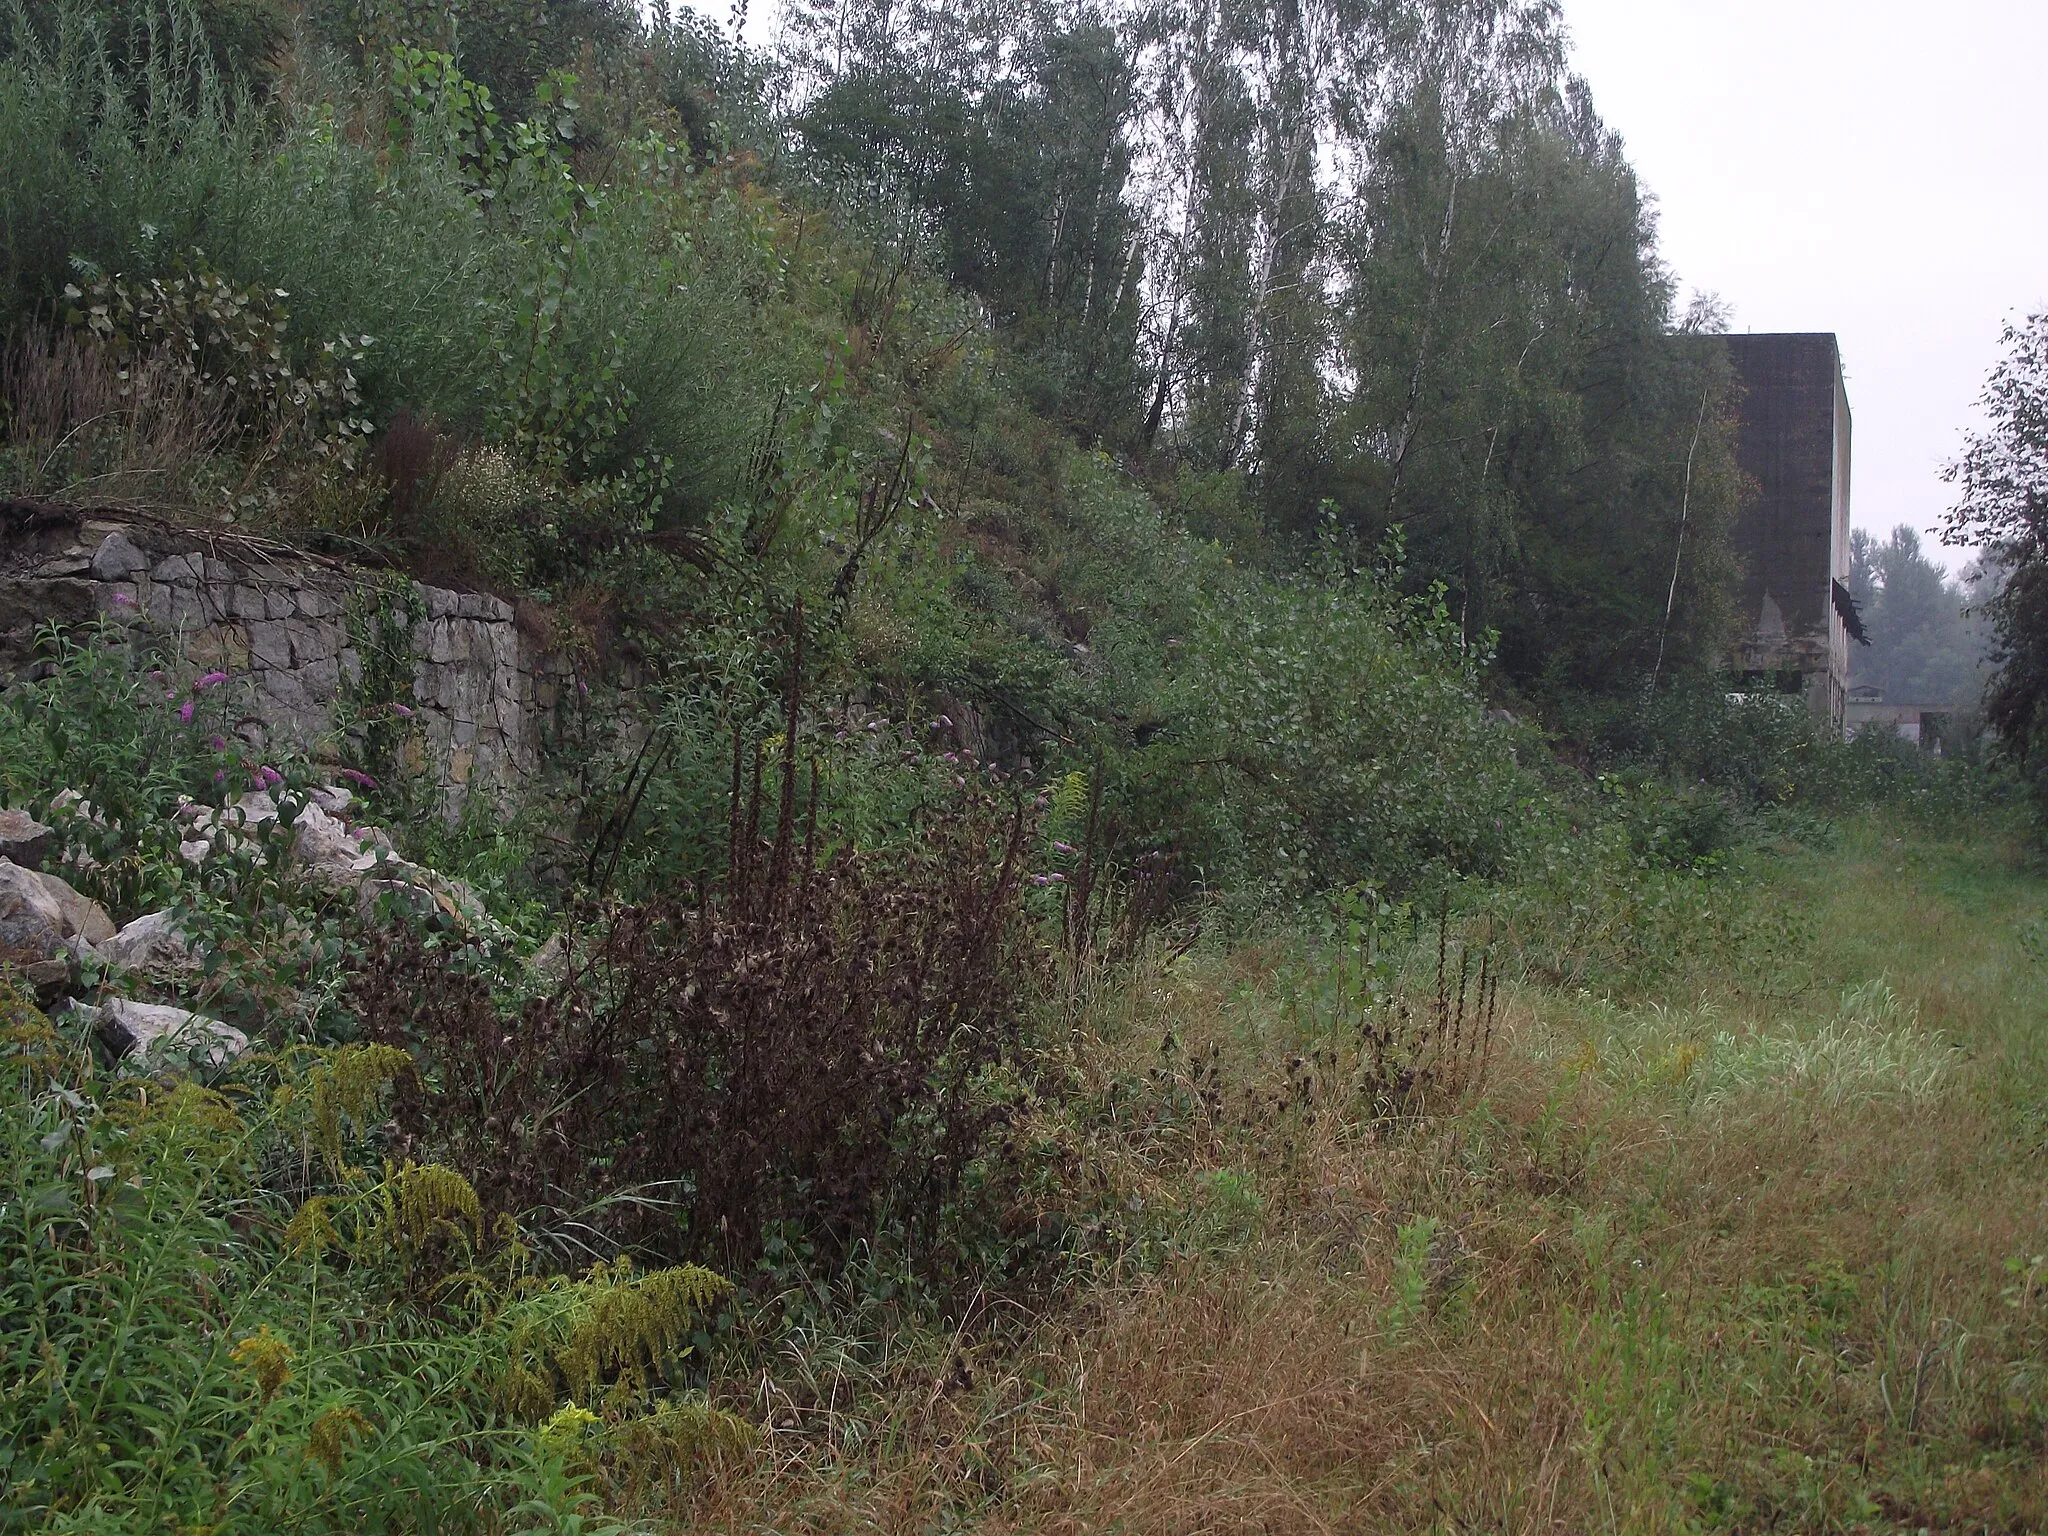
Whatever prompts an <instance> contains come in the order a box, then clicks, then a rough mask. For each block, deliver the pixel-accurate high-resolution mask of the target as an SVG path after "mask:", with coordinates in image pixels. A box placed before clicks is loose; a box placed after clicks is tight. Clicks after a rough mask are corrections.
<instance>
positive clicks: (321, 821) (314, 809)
mask: <svg viewBox="0 0 2048 1536" xmlns="http://www.w3.org/2000/svg"><path fill="white" fill-rule="evenodd" d="M293 826H294V827H296V828H297V832H296V835H295V836H294V838H293V841H292V852H293V853H294V854H295V855H296V856H297V857H298V860H299V863H300V864H301V865H303V866H304V867H305V872H306V878H307V879H308V880H311V881H312V882H313V883H314V884H316V885H324V886H327V887H329V888H330V889H343V888H346V887H349V886H353V885H354V884H355V883H356V881H357V877H358V875H359V873H360V872H359V871H358V870H357V869H356V867H355V866H356V861H357V860H358V859H360V858H361V857H362V856H363V849H362V844H361V843H359V842H358V841H357V840H356V839H355V838H353V837H351V836H349V831H348V828H347V827H345V826H343V825H342V824H341V822H340V821H339V820H337V819H336V818H335V817H333V816H330V815H329V814H328V813H327V812H326V811H324V810H322V809H321V808H320V807H319V805H317V804H309V805H307V806H305V807H304V808H303V809H301V810H300V812H299V815H298V820H297V821H295V822H294V823H293Z"/></svg>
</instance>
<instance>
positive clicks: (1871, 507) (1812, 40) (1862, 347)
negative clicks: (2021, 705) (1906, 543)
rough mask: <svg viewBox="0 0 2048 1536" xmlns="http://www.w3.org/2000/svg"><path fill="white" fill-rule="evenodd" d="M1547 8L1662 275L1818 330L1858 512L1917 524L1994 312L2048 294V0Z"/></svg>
mask: <svg viewBox="0 0 2048 1536" xmlns="http://www.w3.org/2000/svg"><path fill="white" fill-rule="evenodd" d="M1563 3H1564V11H1565V19H1566V21H1567V23H1568V24H1569V26H1570V28H1571V31H1572V35H1573V38H1574V40H1575V48H1574V62H1575V66H1576V68H1577V69H1578V71H1579V73H1581V74H1583V75H1584V76H1585V77H1586V79H1587V80H1588V81H1589V82H1590V83H1591V85H1592V87H1593V99H1594V101H1595V102H1596V103H1597V104H1598V106H1599V108H1600V112H1601V115H1602V116H1603V117H1605V118H1606V120H1607V122H1608V123H1609V124H1610V125H1611V126H1612V127H1614V128H1615V129H1617V130H1619V131H1620V133H1621V134H1622V136H1623V138H1624V139H1625V140H1626V141H1627V145H1628V153H1629V158H1630V160H1631V161H1632V162H1633V163H1634V165H1635V167H1636V169H1637V171H1638V172H1639V173H1640V175H1641V177H1642V179H1643V182H1644V184H1645V185H1646V186H1647V187H1648V188H1649V189H1650V190H1651V191H1652V192H1654V193H1655V194H1656V196H1657V199H1658V204H1659V207H1660V210H1661V216H1662V232H1663V240H1662V244H1663V249H1664V255H1665V259H1666V260H1667V261H1669V262H1670V263H1671V266H1672V267H1673V269H1674V270H1675V271H1676V273H1677V275H1678V278H1679V281H1680V283H1681V284H1682V285H1684V286H1685V287H1687V288H1707V289H1713V290H1715V291H1716V292H1718V293H1720V294H1721V296H1722V297H1723V298H1724V299H1726V300H1727V301H1728V302H1729V304H1730V305H1732V306H1733V308H1734V311H1735V316H1734V327H1735V329H1737V330H1755V331H1834V332H1835V333H1837V334H1838V335H1839V336H1840V337H1841V342H1842V358H1843V364H1844V367H1845V369H1846V371H1847V373H1848V380H1849V404H1850V408H1851V409H1852V410H1853V411H1854V413H1855V439H1854V444H1855V469H1854V472H1853V476H1852V479H1851V506H1852V510H1853V513H1854V517H1855V521H1856V524H1857V526H1859V527H1864V528H1869V529H1872V530H1873V531H1877V532H1880V533H1881V532H1885V531H1888V530H1889V529H1890V528H1891V527H1892V526H1893V525H1894V524H1897V523H1911V524H1912V525H1913V526H1914V527H1916V528H1920V529H1923V530H1924V529H1926V528H1928V527H1929V526H1930V525H1931V524H1933V523H1934V521H1935V520H1936V519H1937V518H1938V517H1939V516H1940V515H1941V512H1942V511H1943V509H1944V508H1945V507H1946V506H1947V505H1948V497H1949V487H1948V486H1946V485H1945V484H1943V483H1942V481H1941V477H1940V470H1941V466H1942V464H1943V463H1944V462H1946V461H1947V460H1948V459H1950V458H1952V457H1953V456H1954V455H1955V453H1956V450H1957V448H1958V445H1959V443H1960V441H1961V434H1962V432H1963V430H1964V429H1965V427H1967V426H1969V425H1970V424H1971V423H1972V422H1974V421H1975V420H1976V412H1975V410H1974V408H1973V402H1974V401H1975V399H1976V397H1977V394H1978V392H1979V390H1980V389H1981V388H1982V387H1983V383H1984V377H1985V375H1986V373H1988V372H1989V371H1990V369H1991V366H1992V365H1993V364H1994V363H1995V362H1996V361H1997V359H1998V356H1999V351H2000V348H1999V345H1998V333H1999V327H2000V325H2001V323H2002V322H2003V321H2004V320H2005V319H2006V318H2007V317H2008V316H2018V315H2023V314H2024V313H2026V312H2028V311H2029V310H2032V309H2038V308H2040V307H2042V306H2044V305H2048V136H2044V134H2043V131H2042V116H2041V113H2042V107H2043V104H2044V99H2048V87H2044V83H2043V79H2042V70H2043V66H2044V65H2048V0H1936V3H1934V4H1928V3H1926V0H1913V3H1910V4H1909V3H1906V0H1563ZM1951 563H1953V559H1952V560H1951Z"/></svg>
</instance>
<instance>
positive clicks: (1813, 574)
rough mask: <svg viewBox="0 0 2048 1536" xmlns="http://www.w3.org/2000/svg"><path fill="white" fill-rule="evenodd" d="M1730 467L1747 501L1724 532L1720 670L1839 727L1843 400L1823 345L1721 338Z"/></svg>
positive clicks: (1845, 554)
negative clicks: (1725, 633) (1727, 571)
mask: <svg viewBox="0 0 2048 1536" xmlns="http://www.w3.org/2000/svg"><path fill="white" fill-rule="evenodd" d="M1726 340H1727V343H1728V356H1729V359H1730V361H1731V362H1732V363H1733V364H1734V367H1735V377H1736V380H1737V382H1738V383H1739V385H1740V387H1741V400H1740V404H1739V406H1738V409H1737V435H1736V450H1735V451H1736V462H1737V463H1738V464H1739V465H1740V466H1741V468H1742V472H1743V473H1744V474H1745V475H1747V476H1748V477H1749V478H1750V479H1751V480H1752V481H1754V482H1755V486H1756V491H1757V494H1756V496H1755V498H1754V499H1753V500H1750V501H1747V502H1746V503H1745V504H1744V506H1743V509H1742V511H1741V513H1740V514H1739V515H1738V516H1737V518H1736V521H1735V526H1734V529H1733V532H1732V542H1733V544H1734V548H1735V554H1736V558H1737V559H1738V560H1739V561H1740V563H1741V566H1742V574H1741V579H1740V582H1739V585H1738V587H1737V589H1736V590H1737V599H1736V612H1737V615H1738V625H1739V627H1738V629H1737V632H1736V637H1735V641H1734V646H1733V650H1732V654H1731V655H1730V656H1729V658H1728V661H1729V667H1730V670H1732V671H1733V672H1734V673H1735V674H1736V679H1737V686H1738V687H1740V688H1741V689H1743V690H1744V691H1746V692H1766V691H1776V692H1779V693H1797V694H1802V695H1804V697H1805V698H1806V701H1807V703H1808V705H1809V706H1810V707H1811V708H1812V710H1813V712H1814V713H1815V714H1816V715H1818V716H1820V717H1822V718H1823V719H1825V720H1827V721H1828V722H1830V723H1831V724H1833V725H1836V726H1839V725H1841V724H1842V720H1843V708H1844V704H1845V701H1846V699H1847V696H1848V687H1849V642H1850V638H1851V636H1852V635H1854V636H1856V637H1858V638H1860V637H1861V623H1860V621H1859V619H1858V617H1857V614H1856V609H1855V606H1854V604H1852V603H1851V602H1850V600H1849V589H1848V586H1847V585H1846V583H1847V581H1848V579H1849V396H1848V392H1847V391H1846V390H1845V389H1844V387H1843V384H1842V355H1841V349H1840V347H1839V346H1838V345H1837V344H1836V341H1835V338H1834V336H1833V335H1832V334H1830V333H1827V332H1817V333H1809V334H1778V335H1761V336H1757V335H1750V336H1729V337H1727V338H1726Z"/></svg>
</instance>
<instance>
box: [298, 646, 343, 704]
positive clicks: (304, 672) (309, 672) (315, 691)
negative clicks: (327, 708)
mask: <svg viewBox="0 0 2048 1536" xmlns="http://www.w3.org/2000/svg"><path fill="white" fill-rule="evenodd" d="M298 678H299V686H300V687H302V688H303V689H304V690H305V693H306V697H307V698H308V699H310V700H314V701H317V702H319V703H323V704H324V703H327V702H329V701H331V700H333V699H336V698H339V697H340V696H341V662H340V660H339V658H337V657H334V656H322V657H317V658H315V659H313V660H310V661H307V662H305V663H303V664H302V665H301V666H300V667H299V668H298Z"/></svg>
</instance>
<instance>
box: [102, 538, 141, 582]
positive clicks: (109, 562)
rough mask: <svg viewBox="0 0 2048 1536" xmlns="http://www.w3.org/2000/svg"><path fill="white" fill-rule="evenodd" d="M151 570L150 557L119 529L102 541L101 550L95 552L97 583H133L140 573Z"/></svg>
mask: <svg viewBox="0 0 2048 1536" xmlns="http://www.w3.org/2000/svg"><path fill="white" fill-rule="evenodd" d="M148 570H149V556H147V555H145V554H144V553H143V552H142V551H141V550H139V549H137V548H136V547H135V544H134V542H133V541H132V540H131V539H129V537H128V535H126V534H125V533H122V532H120V531H119V530H118V529H117V530H116V531H115V532H113V533H110V534H108V535H107V536H106V537H105V538H103V539H101V540H100V544H99V548H98V549H96V550H94V551H93V556H92V575H93V580H95V581H131V580H133V579H134V578H135V576H136V575H137V574H138V573H143V572H147V571H148Z"/></svg>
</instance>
